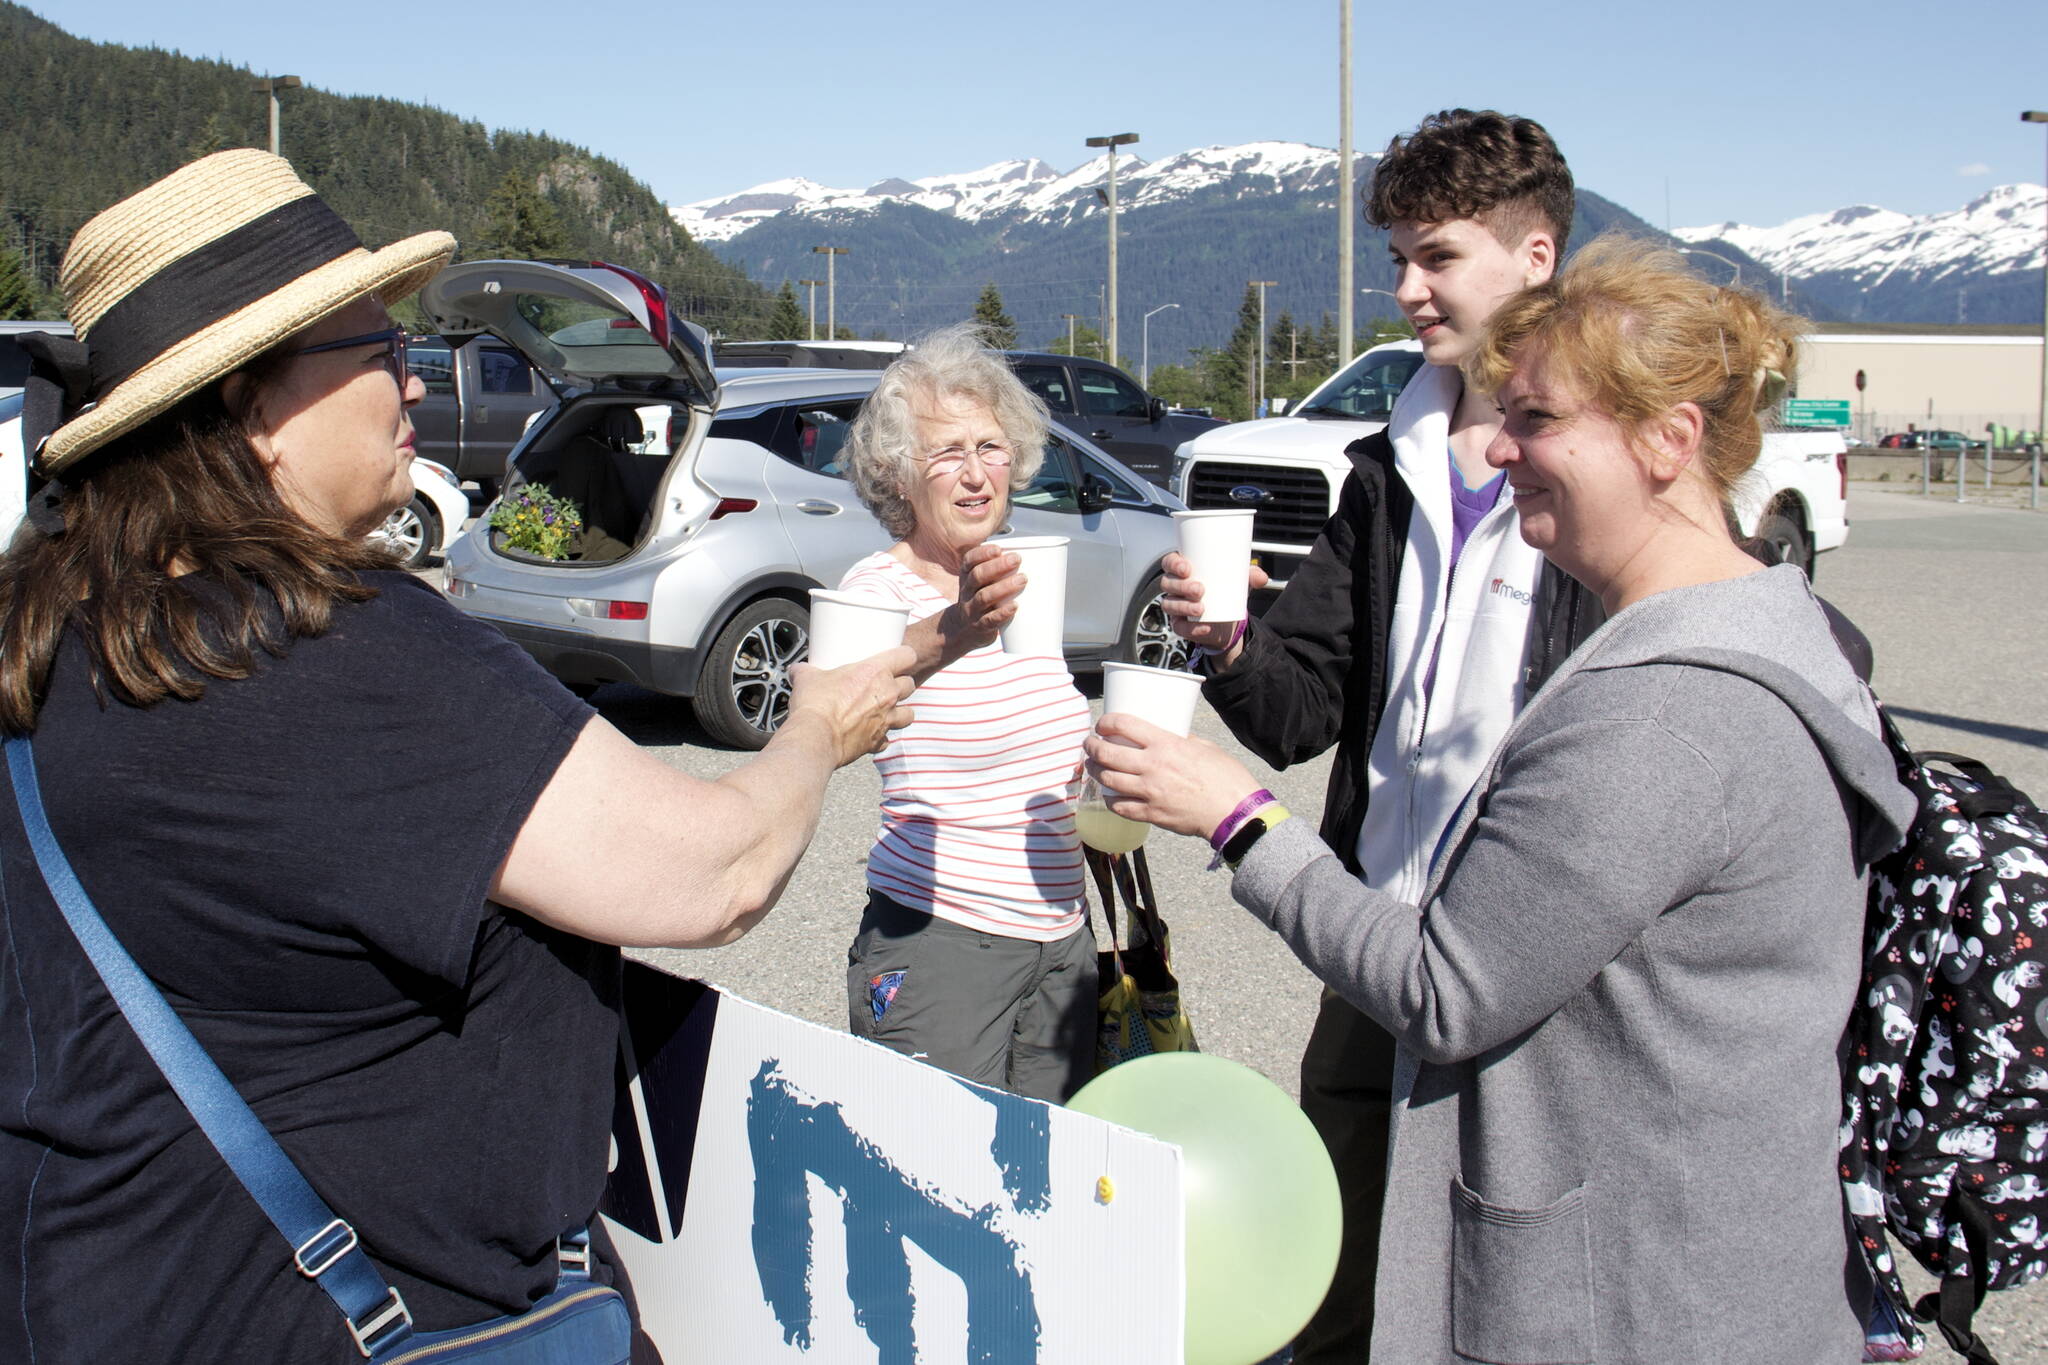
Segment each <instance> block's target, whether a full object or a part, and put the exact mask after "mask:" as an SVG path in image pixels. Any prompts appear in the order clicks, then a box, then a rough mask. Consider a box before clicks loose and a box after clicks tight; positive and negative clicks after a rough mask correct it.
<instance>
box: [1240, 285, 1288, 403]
mask: <svg viewBox="0 0 2048 1365" xmlns="http://www.w3.org/2000/svg"><path fill="white" fill-rule="evenodd" d="M1245 283H1246V284H1249V285H1250V286H1251V287H1252V288H1254V289H1256V290H1258V291H1259V403H1258V407H1257V408H1255V409H1254V414H1255V415H1264V413H1265V411H1266V291H1267V290H1268V289H1271V288H1273V287H1274V286H1275V285H1278V284H1279V283H1280V281H1278V280H1246V281H1245Z"/></svg>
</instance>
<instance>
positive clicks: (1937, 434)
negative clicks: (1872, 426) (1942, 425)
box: [1877, 428, 1984, 454]
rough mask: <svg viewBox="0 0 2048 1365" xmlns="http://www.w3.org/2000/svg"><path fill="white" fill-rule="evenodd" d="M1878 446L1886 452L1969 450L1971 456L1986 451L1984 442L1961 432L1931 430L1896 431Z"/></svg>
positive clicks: (1880, 440)
mask: <svg viewBox="0 0 2048 1365" xmlns="http://www.w3.org/2000/svg"><path fill="white" fill-rule="evenodd" d="M1877 444H1878V446H1879V447H1880V448H1881V449H1885V450H1946V451H1948V452H1950V453H1951V454H1953V453H1955V452H1956V451H1959V450H1967V451H1969V452H1970V453H1971V454H1975V453H1976V452H1978V451H1980V450H1982V449H1984V442H1983V441H1982V440H1980V439H1978V438H1976V437H1974V436H1965V435H1964V434H1963V433H1962V432H1960V431H1944V430H1941V429H1939V428H1929V429H1928V430H1925V431H1894V432H1892V433H1891V434H1890V435H1888V436H1884V437H1881V438H1880V439H1879V440H1878V443H1877Z"/></svg>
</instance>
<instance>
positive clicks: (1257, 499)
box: [1230, 483, 1273, 507]
mask: <svg viewBox="0 0 2048 1365" xmlns="http://www.w3.org/2000/svg"><path fill="white" fill-rule="evenodd" d="M1230 500H1231V501H1232V502H1241V503H1243V504H1244V505H1245V506H1247V507H1263V506H1265V505H1266V504H1267V503H1269V502H1271V501H1272V500H1273V495H1272V494H1271V493H1268V492H1267V491H1266V490H1265V489H1263V488H1260V487H1259V486H1258V485H1257V484H1249V483H1241V484H1239V485H1238V486H1237V487H1235V488H1233V489H1231V490H1230Z"/></svg>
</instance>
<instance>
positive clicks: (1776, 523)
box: [1756, 507, 1813, 578]
mask: <svg viewBox="0 0 2048 1365" xmlns="http://www.w3.org/2000/svg"><path fill="white" fill-rule="evenodd" d="M1756 538H1757V539H1758V540H1761V541H1762V542H1763V543H1764V544H1765V545H1766V546H1768V547H1769V549H1770V555H1771V562H1772V563H1774V564H1797V565H1798V566H1799V568H1800V570H1801V572H1803V573H1804V574H1805V575H1806V576H1807V577H1808V578H1811V577H1813V550H1812V548H1811V547H1810V546H1808V544H1807V543H1806V532H1805V531H1804V530H1802V529H1801V528H1800V525H1799V523H1798V522H1797V521H1795V520H1793V518H1792V517H1790V516H1789V515H1787V514H1786V513H1785V512H1783V511H1782V510H1780V509H1778V508H1776V507H1773V508H1772V509H1771V510H1770V511H1768V512H1766V513H1764V516H1763V520H1761V521H1759V522H1758V523H1757V524H1756Z"/></svg>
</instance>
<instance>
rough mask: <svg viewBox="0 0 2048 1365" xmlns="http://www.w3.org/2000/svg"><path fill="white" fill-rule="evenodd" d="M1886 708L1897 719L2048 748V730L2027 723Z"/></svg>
mask: <svg viewBox="0 0 2048 1365" xmlns="http://www.w3.org/2000/svg"><path fill="white" fill-rule="evenodd" d="M1884 709H1885V710H1886V711H1888V712H1890V713H1891V714H1892V716H1893V717H1894V718H1895V719H1902V720H1914V721H1919V722H1920V723H1921V724H1923V725H1940V726H1943V727H1945V728H1947V729H1950V730H1961V731H1963V732H1965V733H1967V734H1972V735H1987V736H1989V737H1990V738H1992V739H2002V740H2005V741H2006V742H2008V743H2011V744H2024V745H2026V746H2028V747H2029V748H2033V749H2048V730H2035V729H2032V728H2030V727H2028V726H2025V725H2003V724H2000V723H1999V722H1998V721H1995V720H1971V719H1969V718H1967V717H1965V716H1950V715H1944V714H1942V713H1941V712H1939V711H1915V710H1913V709H1912V708H1911V707H1907V706H1892V705H1887V706H1886V707H1885V708H1884Z"/></svg>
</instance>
